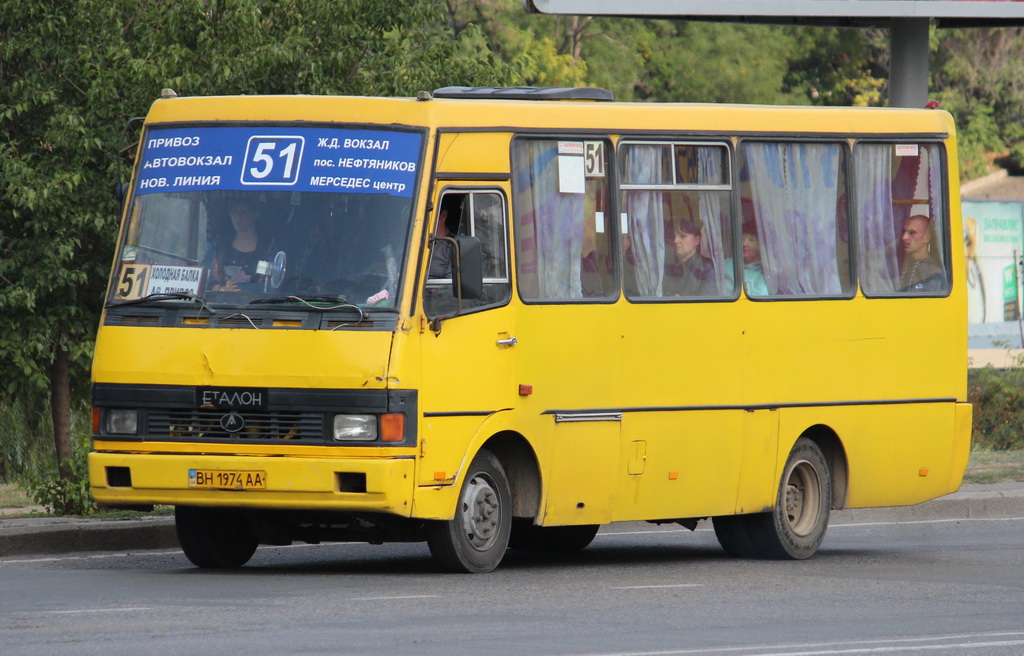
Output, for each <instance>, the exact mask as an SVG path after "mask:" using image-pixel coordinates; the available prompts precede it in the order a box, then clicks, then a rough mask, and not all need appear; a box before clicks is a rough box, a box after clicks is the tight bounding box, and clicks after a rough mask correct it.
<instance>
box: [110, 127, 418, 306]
mask: <svg viewBox="0 0 1024 656" xmlns="http://www.w3.org/2000/svg"><path fill="white" fill-rule="evenodd" d="M420 144H421V137H420V135H419V134H418V133H413V132H398V131H383V130H354V129H340V128H282V127H268V126H247V127H208V128H173V129H154V130H150V132H149V133H147V136H146V138H145V141H144V144H143V151H142V156H141V160H140V163H139V171H138V172H137V174H136V184H135V189H134V197H133V202H132V206H131V208H130V210H129V214H128V221H127V227H126V229H125V231H124V237H123V243H122V245H121V249H120V255H119V258H120V259H119V263H118V267H117V268H116V270H115V275H116V280H115V281H114V283H115V284H114V285H112V288H111V292H110V294H111V296H110V299H109V301H110V302H111V304H112V305H117V304H119V303H122V302H132V303H138V302H140V301H144V300H154V301H158V300H167V299H174V298H188V297H191V296H195V297H199V298H202V299H204V300H205V302H206V303H209V304H211V305H212V304H219V305H233V306H240V305H248V304H252V303H266V304H274V303H281V304H314V305H316V304H319V305H336V304H349V305H357V306H360V307H380V308H394V307H395V305H396V303H397V292H398V289H399V288H400V287H399V283H400V280H399V273H400V271H402V268H403V266H402V263H403V261H404V258H405V257H406V254H407V252H408V241H409V239H408V235H409V230H410V226H411V222H412V207H413V197H412V196H413V190H414V189H415V186H416V176H417V169H418V164H419V157H420Z"/></svg>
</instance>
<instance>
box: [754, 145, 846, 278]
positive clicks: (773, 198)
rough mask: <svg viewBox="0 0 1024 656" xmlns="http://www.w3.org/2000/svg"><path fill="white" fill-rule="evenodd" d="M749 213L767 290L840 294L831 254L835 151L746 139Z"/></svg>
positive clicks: (832, 147) (837, 151)
mask: <svg viewBox="0 0 1024 656" xmlns="http://www.w3.org/2000/svg"><path fill="white" fill-rule="evenodd" d="M743 150H744V155H745V158H746V160H747V167H748V171H750V182H751V187H752V196H753V201H754V216H755V219H756V222H757V229H758V237H759V239H760V242H761V260H762V265H763V267H764V273H765V278H766V280H767V283H768V291H769V293H771V294H811V295H831V294H841V293H842V291H843V289H842V283H841V281H840V279H839V267H838V262H837V257H836V245H837V243H838V234H837V230H838V225H839V221H838V220H837V219H838V217H837V216H836V212H837V208H838V200H839V195H838V194H839V184H838V183H839V166H840V164H841V150H840V147H839V146H838V145H836V144H804V143H747V144H745V145H744V146H743Z"/></svg>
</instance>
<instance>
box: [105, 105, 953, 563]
mask: <svg viewBox="0 0 1024 656" xmlns="http://www.w3.org/2000/svg"><path fill="white" fill-rule="evenodd" d="M956 162H957V152H956V141H955V134H954V125H953V121H952V119H951V117H950V116H949V114H947V113H946V112H943V111H940V110H935V109H922V110H911V109H853V108H798V107H765V106H740V105H700V104H634V103H618V102H615V101H614V100H613V99H612V98H611V96H610V94H609V93H608V92H606V91H604V90H601V89H594V88H582V89H580V88H577V89H563V88H467V87H446V88H443V89H438V90H436V91H434V92H433V93H428V92H422V93H420V94H419V96H418V97H416V98H359V97H315V96H295V97H258V96H238V97H206V98H188V97H177V96H176V94H174V93H173V92H172V91H170V90H168V91H166V92H165V94H164V97H162V98H161V99H159V100H157V101H156V102H155V103H154V104H153V106H152V108H151V110H150V112H149V114H148V117H147V118H146V121H145V124H144V131H143V133H142V137H141V141H140V146H139V151H138V157H137V161H136V165H135V171H134V178H133V181H132V183H131V188H130V190H129V194H128V196H127V200H126V204H125V214H124V220H123V226H122V229H121V233H120V238H119V243H118V247H117V251H116V256H115V260H114V263H113V273H112V277H111V281H110V286H109V291H108V296H107V302H106V306H105V311H104V314H103V317H102V323H101V326H100V328H99V334H98V337H97V342H96V353H95V360H94V369H93V390H94V391H93V400H94V412H93V430H94V436H93V439H94V447H93V452H92V453H91V455H90V460H89V463H90V482H91V485H92V490H93V494H94V495H95V497H96V500H97V501H98V502H99V503H101V504H106V505H110V506H119V507H134V508H143V507H147V506H150V505H152V504H161V505H172V506H174V507H175V518H176V526H177V531H178V536H179V538H180V542H181V546H182V548H183V550H184V552H185V555H186V556H187V557H188V558H189V560H190V561H191V562H192V563H194V564H195V565H197V566H199V567H238V566H241V565H244V564H245V563H246V562H247V561H248V560H249V558H250V557H251V556H252V554H253V553H254V551H255V550H256V548H257V546H258V545H260V544H289V543H292V542H295V541H305V542H311V543H316V542H321V541H352V540H356V541H367V542H373V543H380V542H386V541H399V540H401V541H417V540H420V541H426V542H427V544H428V545H429V548H430V551H431V553H432V554H433V556H434V557H435V559H436V560H437V561H438V563H439V565H440V566H441V567H442V568H444V569H447V570H452V571H461V572H486V571H489V570H492V569H493V568H495V567H496V566H497V565H498V564H499V562H500V561H501V560H502V557H503V555H504V554H505V553H506V550H507V549H510V548H511V549H521V550H532V551H573V550H579V549H583V548H585V547H586V546H587V545H588V544H589V543H590V542H591V540H592V539H593V538H594V536H595V534H596V533H597V531H598V528H599V527H600V526H603V525H606V524H609V523H612V522H623V521H648V522H655V523H663V522H670V523H671V522H677V523H679V524H681V525H683V526H686V527H689V528H693V527H694V526H695V525H696V524H697V522H698V521H699V520H701V519H705V518H711V520H712V524H713V526H714V530H715V533H716V535H717V537H718V540H719V542H720V543H721V545H722V547H723V548H724V549H725V550H726V551H727V552H728V553H729V554H732V555H735V556H739V557H757V558H782V559H800V558H807V557H809V556H811V555H812V554H813V553H814V552H815V551H816V550H817V549H818V547H819V545H820V544H821V541H822V539H823V537H824V535H825V531H826V528H827V525H828V517H829V513H830V510H832V509H841V508H866V507H878V506H896V505H910V504H916V503H919V502H922V501H925V500H928V499H932V498H935V497H938V496H941V495H944V494H947V493H950V492H953V491H955V490H957V489H958V487H959V485H960V483H961V479H962V476H963V472H964V469H965V466H966V463H967V457H968V452H969V442H970V425H971V406H970V404H968V403H967V402H966V366H965V352H966V343H967V337H966V322H965V312H966V296H965V286H964V279H965V278H964V263H963V258H962V256H961V255H960V252H961V249H959V248H957V247H956V244H957V242H958V241H959V235H960V234H961V230H962V228H961V218H960V211H959V203H958V202H957V199H958V197H959V194H958V189H957V180H958V175H957V165H956Z"/></svg>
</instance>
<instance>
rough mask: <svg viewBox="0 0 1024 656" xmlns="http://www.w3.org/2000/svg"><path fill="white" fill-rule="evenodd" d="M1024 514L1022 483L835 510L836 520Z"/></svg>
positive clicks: (977, 517) (989, 516)
mask: <svg viewBox="0 0 1024 656" xmlns="http://www.w3.org/2000/svg"><path fill="white" fill-rule="evenodd" d="M1004 517H1024V487H1022V486H1021V484H1019V483H996V484H993V485H970V486H965V487H964V488H961V490H960V491H959V492H954V493H953V494H948V495H946V496H944V497H939V498H938V499H932V500H931V501H925V502H924V503H919V504H917V505H916V506H902V507H897V508H857V509H854V510H839V511H835V512H833V513H832V520H833V521H836V522H843V523H848V522H870V521H887V522H899V521H923V520H935V519H985V518H988V519H992V518H1004Z"/></svg>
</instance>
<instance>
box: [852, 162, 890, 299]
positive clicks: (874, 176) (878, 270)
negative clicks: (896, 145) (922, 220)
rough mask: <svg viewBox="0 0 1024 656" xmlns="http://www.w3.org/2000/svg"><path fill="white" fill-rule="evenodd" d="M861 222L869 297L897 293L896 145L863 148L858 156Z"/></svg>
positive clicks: (863, 269) (863, 280)
mask: <svg viewBox="0 0 1024 656" xmlns="http://www.w3.org/2000/svg"><path fill="white" fill-rule="evenodd" d="M854 171H855V176H854V178H855V179H856V181H857V187H856V190H855V193H856V198H857V219H858V220H859V223H860V226H861V228H860V232H861V234H860V284H861V287H862V288H863V289H864V291H865V292H868V293H869V294H889V293H892V292H894V291H896V289H897V287H898V286H899V285H898V283H899V280H900V263H899V255H898V254H897V251H896V247H897V245H898V244H899V241H898V240H897V239H893V226H894V225H895V223H896V216H895V214H894V213H893V202H892V146H890V145H878V146H874V145H860V146H858V147H857V150H856V153H855V157H854Z"/></svg>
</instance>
